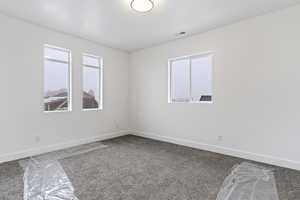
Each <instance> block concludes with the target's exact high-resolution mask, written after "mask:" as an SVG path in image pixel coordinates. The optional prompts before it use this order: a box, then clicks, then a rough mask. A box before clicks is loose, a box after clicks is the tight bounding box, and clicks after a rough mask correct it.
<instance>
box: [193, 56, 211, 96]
mask: <svg viewBox="0 0 300 200" xmlns="http://www.w3.org/2000/svg"><path fill="white" fill-rule="evenodd" d="M191 96H192V100H193V101H211V97H212V56H203V57H197V58H193V59H192V60H191Z"/></svg>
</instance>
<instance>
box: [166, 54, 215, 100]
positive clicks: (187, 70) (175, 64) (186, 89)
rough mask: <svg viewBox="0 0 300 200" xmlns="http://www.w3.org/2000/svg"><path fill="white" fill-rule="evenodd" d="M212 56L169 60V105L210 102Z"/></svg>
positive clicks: (205, 55)
mask: <svg viewBox="0 0 300 200" xmlns="http://www.w3.org/2000/svg"><path fill="white" fill-rule="evenodd" d="M212 57H213V55H212V54H203V55H197V56H186V57H181V58H175V59H170V60H169V103H176V102H192V103H197V102H212Z"/></svg>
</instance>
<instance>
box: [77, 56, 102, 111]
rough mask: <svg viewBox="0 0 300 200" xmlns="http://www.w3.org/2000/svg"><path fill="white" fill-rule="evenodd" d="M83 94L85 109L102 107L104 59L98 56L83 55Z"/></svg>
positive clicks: (83, 106)
mask: <svg viewBox="0 0 300 200" xmlns="http://www.w3.org/2000/svg"><path fill="white" fill-rule="evenodd" d="M82 60H83V94H82V108H83V109H84V110H97V109H102V76H103V70H102V69H103V67H102V59H101V58H100V57H98V56H93V55H88V54H84V55H83V59H82Z"/></svg>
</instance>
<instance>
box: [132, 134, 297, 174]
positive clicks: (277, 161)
mask: <svg viewBox="0 0 300 200" xmlns="http://www.w3.org/2000/svg"><path fill="white" fill-rule="evenodd" d="M130 134H132V135H136V136H141V137H145V138H150V139H154V140H159V141H164V142H169V143H174V144H178V145H183V146H187V147H192V148H196V149H201V150H206V151H211V152H215V153H220V154H224V155H229V156H233V157H238V158H243V159H247V160H253V161H256V162H262V163H266V164H271V165H276V166H280V167H285V168H290V169H295V170H300V162H298V161H293V160H286V159H281V158H277V157H273V156H269V155H263V154H257V153H251V152H246V151H242V150H237V149H231V148H227V147H222V146H217V145H211V144H205V143H201V142H194V141H191V140H186V139H181V138H172V137H166V136H161V135H159V134H156V133H149V132H143V131H138V130H132V131H130Z"/></svg>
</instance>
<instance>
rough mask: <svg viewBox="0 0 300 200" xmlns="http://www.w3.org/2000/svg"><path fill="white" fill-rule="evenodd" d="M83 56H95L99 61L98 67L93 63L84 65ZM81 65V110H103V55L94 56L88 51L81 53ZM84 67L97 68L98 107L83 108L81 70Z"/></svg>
mask: <svg viewBox="0 0 300 200" xmlns="http://www.w3.org/2000/svg"><path fill="white" fill-rule="evenodd" d="M84 56H89V57H92V58H96V59H98V61H99V67H96V66H93V65H86V64H84V63H83V57H84ZM81 61H82V62H81V66H82V73H81V79H82V81H81V87H82V88H81V110H82V111H84V112H86V111H99V110H103V71H104V70H103V57H101V56H96V55H93V54H89V53H83V54H82V56H81ZM84 67H90V68H94V69H99V73H100V74H99V80H98V90H99V96H100V97H99V101H100V102H99V105H98V108H83V83H84V80H83V70H84Z"/></svg>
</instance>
